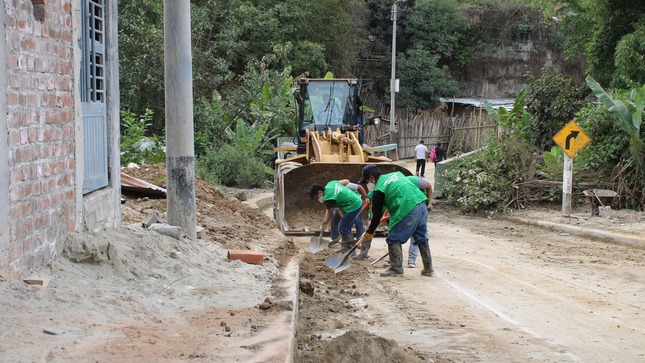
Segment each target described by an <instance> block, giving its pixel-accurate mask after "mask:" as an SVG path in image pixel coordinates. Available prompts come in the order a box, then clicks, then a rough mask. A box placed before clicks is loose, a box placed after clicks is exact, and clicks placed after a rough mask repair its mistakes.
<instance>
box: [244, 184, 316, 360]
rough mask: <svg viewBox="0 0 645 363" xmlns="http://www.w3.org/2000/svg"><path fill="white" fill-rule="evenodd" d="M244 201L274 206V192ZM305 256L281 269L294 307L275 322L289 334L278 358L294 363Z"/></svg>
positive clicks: (257, 206) (291, 261)
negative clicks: (301, 267) (301, 274)
mask: <svg viewBox="0 0 645 363" xmlns="http://www.w3.org/2000/svg"><path fill="white" fill-rule="evenodd" d="M242 203H243V204H246V205H248V206H250V207H253V208H258V209H260V210H265V209H267V208H272V207H273V193H263V194H260V195H258V196H256V197H255V198H253V199H249V200H246V201H244V202H242ZM303 256H304V255H303V253H302V252H300V253H298V254H297V255H296V256H294V257H293V258H292V259H291V260H290V261H289V263H288V264H287V265H286V266H284V267H283V268H282V271H281V275H282V279H281V282H280V283H279V285H280V287H281V288H282V289H284V291H285V292H286V293H287V298H288V300H289V301H291V306H292V309H291V311H287V312H285V315H284V319H280V320H279V321H276V322H275V323H274V324H275V326H274V329H278V330H279V331H285V332H288V334H285V338H281V339H280V341H281V342H280V343H278V344H277V345H278V346H277V347H276V348H277V350H278V351H279V354H278V356H279V358H278V360H279V361H281V362H285V363H293V361H294V357H295V354H296V350H297V340H296V330H297V327H298V308H299V306H298V300H299V294H300V261H301V259H302V258H303Z"/></svg>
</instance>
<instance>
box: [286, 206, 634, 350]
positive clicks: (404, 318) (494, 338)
mask: <svg viewBox="0 0 645 363" xmlns="http://www.w3.org/2000/svg"><path fill="white" fill-rule="evenodd" d="M430 218H431V228H430V229H431V232H430V247H431V250H432V253H433V259H434V264H435V270H436V272H437V273H436V276H434V277H430V278H428V277H422V276H421V275H420V270H421V261H420V258H419V259H418V261H417V262H418V267H417V268H416V269H409V268H405V276H404V277H399V278H382V277H380V276H379V275H378V273H379V272H380V271H382V270H383V267H382V265H381V264H380V263H379V264H377V265H375V266H369V262H371V261H372V260H373V259H375V258H376V257H379V256H380V255H382V254H383V253H385V252H386V251H387V249H386V247H385V242H384V240H383V239H381V240H379V239H376V240H375V243H373V245H375V247H374V248H373V249H372V250H371V251H370V257H371V259H370V260H369V261H368V262H355V263H354V264H353V266H352V267H350V268H349V269H348V270H346V271H344V272H341V273H340V274H337V275H334V274H333V272H331V270H330V269H329V268H326V267H325V266H324V265H323V264H322V262H323V261H324V260H325V259H326V258H327V257H329V256H330V255H331V253H332V251H324V252H322V253H318V254H316V255H312V254H310V253H309V254H307V256H306V258H305V260H304V262H303V264H302V266H301V271H302V272H301V279H302V280H301V284H302V283H305V284H306V283H309V284H310V285H311V286H313V287H314V293H313V296H309V295H306V294H302V297H301V302H300V319H299V327H298V356H297V359H296V361H297V362H331V361H333V359H331V358H330V357H332V356H333V350H338V349H339V346H338V344H333V342H335V341H338V340H341V339H343V337H342V334H343V333H345V332H346V331H350V330H357V331H363V332H365V334H369V333H371V334H374V335H377V336H381V337H384V338H388V339H391V340H394V341H395V342H397V343H398V347H399V349H402V350H408V351H410V352H411V353H413V354H415V355H416V356H418V357H422V360H425V361H434V362H527V361H533V362H644V361H645V345H643V342H644V341H645V306H644V305H643V297H645V285H644V284H643V281H645V250H643V249H638V248H633V247H627V246H622V245H617V244H611V243H606V242H598V241H591V240H588V239H586V238H582V237H577V236H574V235H568V236H561V235H560V233H557V232H552V231H547V230H544V229H539V228H534V227H529V226H525V225H518V224H516V223H513V222H509V221H504V220H494V221H491V220H486V219H478V218H473V217H468V216H461V215H458V214H456V213H454V212H450V211H448V210H442V208H441V207H438V208H436V210H435V212H433V213H431V217H430ZM404 254H406V256H407V247H404ZM348 343H349V342H348ZM342 348H344V349H346V350H345V351H346V353H345V355H346V356H348V355H352V357H355V360H354V361H357V362H373V361H391V360H388V359H382V357H381V358H379V357H374V356H371V357H370V354H369V353H370V352H366V351H363V352H361V347H360V346H356V345H355V344H352V345H350V344H345V346H343V345H342V344H341V346H340V349H342ZM361 353H362V355H361ZM366 353H367V354H366ZM359 357H365V358H364V359H363V358H359Z"/></svg>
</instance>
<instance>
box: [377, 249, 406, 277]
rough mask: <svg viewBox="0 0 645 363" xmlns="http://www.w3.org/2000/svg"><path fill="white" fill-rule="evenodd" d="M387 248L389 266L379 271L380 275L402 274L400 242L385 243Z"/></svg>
mask: <svg viewBox="0 0 645 363" xmlns="http://www.w3.org/2000/svg"><path fill="white" fill-rule="evenodd" d="M387 250H388V252H389V253H390V268H388V269H387V270H385V272H382V273H381V276H383V277H387V276H398V275H403V266H402V264H403V249H402V248H401V244H400V243H392V244H390V245H387Z"/></svg>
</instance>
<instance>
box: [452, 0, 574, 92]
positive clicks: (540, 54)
mask: <svg viewBox="0 0 645 363" xmlns="http://www.w3.org/2000/svg"><path fill="white" fill-rule="evenodd" d="M464 15H465V16H466V18H467V19H468V21H469V22H470V24H471V33H470V36H471V37H472V39H471V41H472V42H471V43H472V44H476V46H474V48H473V51H472V53H471V56H470V61H469V63H468V65H467V66H466V67H465V69H463V70H462V71H460V72H453V74H452V77H454V78H455V79H457V80H458V81H459V82H460V85H461V90H462V96H463V97H482V96H483V97H485V98H513V97H515V96H517V94H518V93H519V91H520V90H521V89H522V88H523V87H526V85H527V79H526V75H527V73H528V74H531V75H533V76H534V77H537V76H539V73H540V69H542V68H543V67H548V68H552V69H554V70H555V71H556V72H560V73H564V74H566V75H568V76H571V77H573V78H574V79H576V80H579V81H581V82H582V81H583V79H584V63H583V62H582V61H580V60H566V59H565V57H564V49H563V45H562V35H561V32H560V29H559V26H558V22H557V19H544V18H543V17H542V16H541V14H540V12H538V11H535V10H527V9H523V8H503V9H502V8H484V9H467V10H464Z"/></svg>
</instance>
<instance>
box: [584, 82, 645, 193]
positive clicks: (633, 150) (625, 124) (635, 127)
mask: <svg viewBox="0 0 645 363" xmlns="http://www.w3.org/2000/svg"><path fill="white" fill-rule="evenodd" d="M586 80H587V85H588V86H589V88H591V91H592V92H593V93H594V95H595V96H596V97H597V98H598V100H600V102H602V104H603V105H605V107H607V109H608V110H609V112H611V113H612V114H613V115H614V116H615V118H616V120H617V121H618V122H619V125H620V128H621V129H623V130H624V131H625V132H626V133H627V134H628V135H629V152H630V154H631V156H632V161H633V163H634V167H635V168H636V175H637V176H639V180H641V181H642V180H644V179H645V140H643V139H642V138H641V127H642V126H643V110H644V109H645V85H643V86H642V87H640V88H633V89H631V90H630V92H629V95H628V96H627V97H625V98H624V99H617V98H612V97H611V96H610V95H609V94H608V93H607V92H605V90H604V89H603V88H602V86H600V84H598V82H596V80H595V79H593V78H592V77H591V76H587V78H586Z"/></svg>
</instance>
